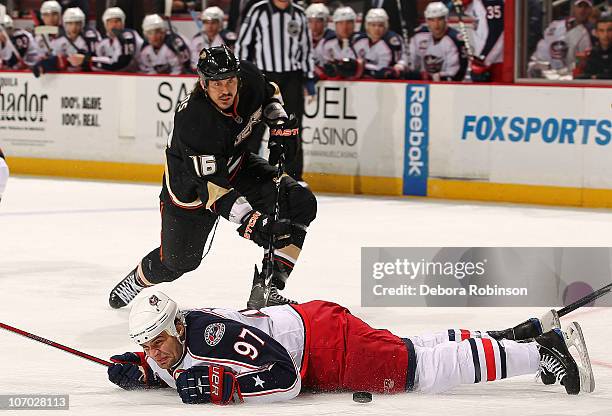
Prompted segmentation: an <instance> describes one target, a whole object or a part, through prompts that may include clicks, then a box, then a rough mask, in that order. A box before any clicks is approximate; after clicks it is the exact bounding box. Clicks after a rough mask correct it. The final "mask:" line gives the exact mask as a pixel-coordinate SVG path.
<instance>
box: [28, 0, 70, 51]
mask: <svg viewBox="0 0 612 416" xmlns="http://www.w3.org/2000/svg"><path fill="white" fill-rule="evenodd" d="M40 17H41V19H42V24H43V25H44V26H49V27H57V28H58V34H57V35H54V34H48V35H42V34H37V35H36V36H35V39H36V42H37V43H38V47H39V48H40V50H41V52H42V54H43V55H44V56H45V57H49V56H50V55H51V54H52V53H53V50H52V47H51V43H52V42H53V41H54V40H55V39H57V38H58V37H60V36H61V35H63V34H64V28H63V27H62V26H61V17H62V6H60V4H59V3H58V2H57V1H55V0H48V1H44V2H43V3H42V5H41V6H40Z"/></svg>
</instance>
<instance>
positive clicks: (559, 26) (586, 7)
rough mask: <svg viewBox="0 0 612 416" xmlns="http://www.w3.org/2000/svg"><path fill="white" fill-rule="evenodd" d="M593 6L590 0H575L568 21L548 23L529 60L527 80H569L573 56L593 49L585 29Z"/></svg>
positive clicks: (574, 63) (574, 59)
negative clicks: (528, 78) (541, 78)
mask: <svg viewBox="0 0 612 416" xmlns="http://www.w3.org/2000/svg"><path fill="white" fill-rule="evenodd" d="M592 6H593V3H592V2H591V1H590V0H576V1H574V7H573V16H572V17H571V18H567V19H561V20H553V21H552V22H550V24H549V25H548V27H547V28H546V30H545V31H544V37H543V38H542V39H541V40H540V41H539V42H538V45H537V47H536V50H535V52H534V53H533V55H532V56H531V61H530V62H529V67H528V71H527V75H528V76H529V77H530V78H540V77H544V78H549V79H559V78H565V79H571V78H572V72H573V70H574V68H575V66H576V55H577V54H583V53H585V52H586V51H588V50H590V49H591V48H592V46H593V45H592V42H591V34H590V28H589V27H588V19H589V17H590V15H591V13H592Z"/></svg>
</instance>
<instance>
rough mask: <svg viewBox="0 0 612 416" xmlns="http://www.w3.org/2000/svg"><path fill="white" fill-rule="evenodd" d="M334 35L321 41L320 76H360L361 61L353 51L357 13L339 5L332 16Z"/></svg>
mask: <svg viewBox="0 0 612 416" xmlns="http://www.w3.org/2000/svg"><path fill="white" fill-rule="evenodd" d="M332 19H333V21H334V27H335V28H336V36H334V37H330V38H329V39H327V40H325V42H324V43H323V58H324V61H323V68H321V71H320V75H321V77H322V78H348V79H356V78H360V77H361V75H362V74H363V62H362V61H361V60H360V59H359V56H358V55H357V52H356V51H355V40H356V39H357V37H358V35H359V33H358V32H355V20H356V19H357V15H356V14H355V11H354V10H353V9H352V8H350V7H339V8H337V9H336V11H335V12H334V15H333V17H332Z"/></svg>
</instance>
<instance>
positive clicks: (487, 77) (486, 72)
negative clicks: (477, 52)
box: [470, 56, 491, 82]
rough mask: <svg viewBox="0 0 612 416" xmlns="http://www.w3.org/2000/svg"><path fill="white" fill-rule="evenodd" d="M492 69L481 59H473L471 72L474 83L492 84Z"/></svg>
mask: <svg viewBox="0 0 612 416" xmlns="http://www.w3.org/2000/svg"><path fill="white" fill-rule="evenodd" d="M490 69H491V68H490V67H489V66H487V64H485V62H484V60H483V59H481V58H477V57H475V56H474V57H473V58H472V62H471V64H470V71H471V76H472V81H474V82H490V81H491V71H490Z"/></svg>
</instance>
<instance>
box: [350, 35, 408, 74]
mask: <svg viewBox="0 0 612 416" xmlns="http://www.w3.org/2000/svg"><path fill="white" fill-rule="evenodd" d="M354 47H355V50H356V51H357V56H358V57H359V58H360V59H363V61H364V68H365V70H366V71H379V70H381V69H384V68H391V67H393V66H394V65H396V64H400V65H402V66H405V65H406V61H405V60H404V41H403V39H402V37H401V36H399V35H398V34H397V33H395V32H393V31H387V33H385V35H384V36H383V37H382V38H381V39H379V40H378V41H376V42H374V43H373V42H371V41H370V38H368V35H366V34H365V33H361V34H360V35H359V36H357V38H356V40H355V46H354Z"/></svg>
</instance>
